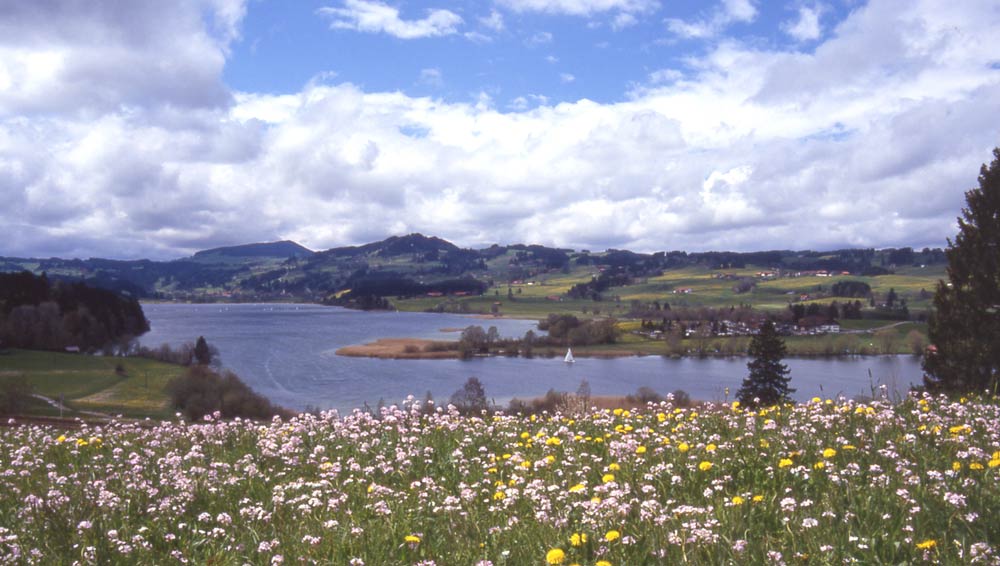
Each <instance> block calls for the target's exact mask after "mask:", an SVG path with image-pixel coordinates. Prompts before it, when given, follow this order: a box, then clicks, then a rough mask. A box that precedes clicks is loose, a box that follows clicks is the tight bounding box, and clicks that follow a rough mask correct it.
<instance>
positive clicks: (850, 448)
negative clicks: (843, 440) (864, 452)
mask: <svg viewBox="0 0 1000 566" xmlns="http://www.w3.org/2000/svg"><path fill="white" fill-rule="evenodd" d="M841 448H842V449H843V450H857V447H855V446H854V445H853V444H845V445H843V446H841Z"/></svg>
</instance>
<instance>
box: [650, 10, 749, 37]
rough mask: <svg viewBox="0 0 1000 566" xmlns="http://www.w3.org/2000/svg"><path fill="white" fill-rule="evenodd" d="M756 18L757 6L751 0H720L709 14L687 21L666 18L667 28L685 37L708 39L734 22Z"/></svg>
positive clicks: (746, 21)
mask: <svg viewBox="0 0 1000 566" xmlns="http://www.w3.org/2000/svg"><path fill="white" fill-rule="evenodd" d="M755 19H757V7H756V6H755V5H754V4H753V2H752V1H751V0H722V2H721V4H720V5H719V6H717V7H716V8H715V9H714V10H713V11H712V12H711V14H709V15H707V16H705V17H702V18H700V19H696V20H692V21H687V20H682V19H680V18H668V19H667V20H666V22H667V29H668V30H670V32H671V33H674V34H676V35H678V36H680V37H683V38H686V39H708V38H712V37H715V36H717V35H718V34H720V33H721V32H722V31H724V30H725V29H726V28H728V27H729V26H730V25H732V24H735V23H750V22H752V21H754V20H755Z"/></svg>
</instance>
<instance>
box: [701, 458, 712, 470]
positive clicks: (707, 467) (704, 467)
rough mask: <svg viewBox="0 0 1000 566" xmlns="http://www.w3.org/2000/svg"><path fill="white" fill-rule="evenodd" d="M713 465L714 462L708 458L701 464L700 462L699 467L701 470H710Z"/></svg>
mask: <svg viewBox="0 0 1000 566" xmlns="http://www.w3.org/2000/svg"><path fill="white" fill-rule="evenodd" d="M713 465H714V464H712V463H711V462H709V461H708V460H703V461H702V462H701V463H700V464H698V469H699V470H701V471H703V472H707V471H709V470H711V469H712V466H713Z"/></svg>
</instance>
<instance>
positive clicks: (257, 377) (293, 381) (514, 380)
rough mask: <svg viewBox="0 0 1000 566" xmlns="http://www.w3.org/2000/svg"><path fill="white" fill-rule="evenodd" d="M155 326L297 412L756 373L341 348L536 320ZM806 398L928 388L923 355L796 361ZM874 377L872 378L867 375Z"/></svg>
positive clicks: (270, 317) (671, 387)
mask: <svg viewBox="0 0 1000 566" xmlns="http://www.w3.org/2000/svg"><path fill="white" fill-rule="evenodd" d="M143 310H144V311H145V313H146V317H147V318H148V319H149V321H150V325H151V327H152V329H151V330H150V332H148V333H147V334H145V335H144V336H142V338H141V340H140V341H141V343H142V344H143V345H145V346H151V347H155V346H159V345H160V344H163V343H168V344H171V345H174V346H177V345H180V344H182V343H184V342H192V343H193V342H194V341H195V340H196V339H197V338H198V336H204V337H205V339H206V340H208V343H209V344H211V345H213V346H215V347H217V348H218V349H219V351H220V354H221V356H220V357H221V359H222V365H223V366H224V367H226V368H228V369H231V370H233V371H234V372H235V373H237V374H238V375H239V376H240V377H241V378H242V379H243V380H244V381H245V382H246V383H247V384H248V385H250V386H251V387H253V388H254V390H256V391H257V392H259V393H261V394H263V395H265V396H267V397H268V398H269V399H271V400H272V401H274V402H276V403H278V404H281V405H284V406H286V407H289V408H293V409H298V410H301V409H304V408H306V407H307V406H311V407H318V408H322V409H338V410H340V411H345V410H350V409H352V408H355V407H361V406H363V405H364V404H365V403H368V404H369V405H375V404H376V403H378V401H379V400H380V399H381V400H384V401H385V402H386V403H394V402H399V401H401V400H402V399H404V398H405V397H406V396H407V395H414V396H416V397H418V398H422V397H423V396H424V395H425V394H426V393H427V392H430V393H431V394H432V395H433V397H434V399H435V400H436V401H437V402H439V403H443V402H446V401H447V400H448V398H449V397H450V396H451V394H452V393H454V392H455V391H456V390H457V389H459V388H460V387H461V386H462V385H463V384H464V383H465V381H466V380H467V379H468V378H469V377H471V376H475V377H478V378H479V379H480V381H482V382H483V385H484V386H485V388H486V394H487V397H490V398H492V399H494V400H495V401H496V402H497V403H501V404H505V403H506V402H507V401H509V400H510V399H511V398H512V397H518V398H521V399H526V398H531V397H535V396H541V395H544V394H545V392H546V391H548V390H549V389H556V390H557V391H569V392H574V391H576V389H577V387H579V385H580V381H581V380H583V379H586V380H587V381H588V382H589V383H590V388H591V391H592V393H593V394H594V395H625V394H628V393H634V392H635V391H636V390H637V389H638V388H639V387H642V386H647V387H651V388H653V389H654V390H655V391H657V392H659V393H661V394H666V393H670V392H672V391H676V390H678V389H683V390H684V391H686V392H687V393H688V394H690V395H691V397H693V398H695V399H705V400H723V399H724V398H725V390H726V388H729V390H730V395H729V397H728V398H729V399H730V400H731V399H732V397H733V394H734V393H735V392H736V390H737V389H738V388H739V386H740V383H741V382H742V380H743V377H744V376H745V375H746V373H747V369H746V362H747V360H746V358H704V359H696V358H683V359H668V358H662V357H659V356H645V357H630V358H615V359H596V358H578V359H577V361H576V363H575V364H567V363H564V362H563V361H562V358H561V357H560V358H537V357H536V358H533V359H524V358H502V357H494V358H476V359H472V360H379V359H371V358H349V357H345V356H338V355H336V354H335V353H334V352H335V351H336V350H337V349H338V348H340V347H343V346H348V345H351V344H363V343H366V342H371V341H374V340H376V339H378V338H401V337H409V338H427V339H444V340H457V339H458V333H457V332H454V331H451V332H445V331H443V329H449V328H451V329H454V328H463V327H466V326H469V325H472V324H476V325H480V326H483V327H484V328H488V327H489V326H496V327H497V330H499V332H500V335H501V336H504V337H520V336H522V335H523V334H524V333H525V332H526V331H527V330H530V329H534V330H536V332H537V329H536V328H535V323H534V322H533V321H526V320H514V319H489V320H480V319H476V318H472V317H464V316H459V315H448V314H430V313H396V312H363V311H353V310H348V309H343V308H339V307H325V306H320V305H308V304H300V305H296V304H204V305H191V304H169V303H168V304H144V305H143ZM785 363H786V364H788V366H789V368H790V369H791V376H792V387H795V388H796V389H797V391H796V393H795V395H794V397H795V398H796V399H798V400H805V399H809V398H811V397H814V396H821V397H835V396H837V395H845V396H848V397H853V396H855V395H861V394H869V395H870V394H871V391H872V387H873V386H875V387H877V386H878V385H879V384H886V385H887V386H889V387H890V388H892V389H893V390H895V391H902V392H905V390H906V389H907V388H908V387H909V386H910V384H917V383H920V380H921V375H922V372H921V369H920V360H919V359H918V358H915V357H912V356H877V357H851V358H808V359H803V358H790V359H787V360H785ZM869 375H870V376H871V377H869Z"/></svg>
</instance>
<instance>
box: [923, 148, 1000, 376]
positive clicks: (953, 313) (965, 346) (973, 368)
mask: <svg viewBox="0 0 1000 566" xmlns="http://www.w3.org/2000/svg"><path fill="white" fill-rule="evenodd" d="M993 157H994V159H993V162H992V163H990V165H989V166H986V165H983V166H982V168H981V169H980V172H979V187H978V188H975V189H972V190H970V191H968V192H966V193H965V200H966V203H967V206H966V207H965V208H963V209H962V215H961V216H960V217H959V218H958V227H959V230H958V235H957V236H956V237H955V241H954V242H952V241H951V240H949V241H948V249H947V250H946V252H945V254H946V256H947V258H948V281H947V282H945V281H939V282H938V286H937V292H936V293H935V294H934V307H935V312H934V314H933V315H932V316H931V319H930V324H929V327H928V332H929V335H930V340H931V343H932V344H933V346H934V348H933V350H931V353H930V355H928V356H925V357H924V370H925V371H926V372H927V375H926V376H925V377H924V383H925V385H926V386H927V387H928V388H929V389H932V390H938V391H947V392H980V393H982V392H990V393H996V392H997V390H998V388H1000V148H996V149H994V150H993Z"/></svg>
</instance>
